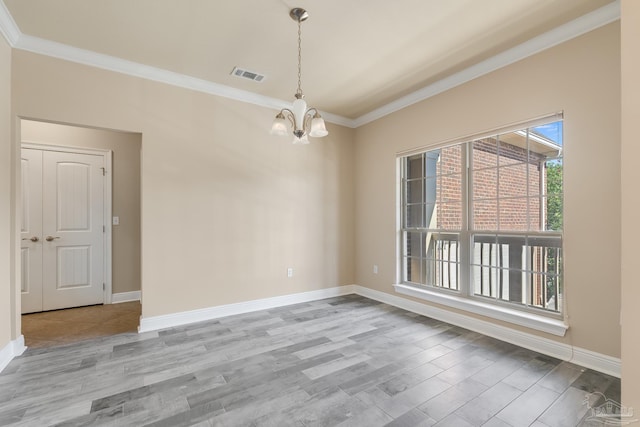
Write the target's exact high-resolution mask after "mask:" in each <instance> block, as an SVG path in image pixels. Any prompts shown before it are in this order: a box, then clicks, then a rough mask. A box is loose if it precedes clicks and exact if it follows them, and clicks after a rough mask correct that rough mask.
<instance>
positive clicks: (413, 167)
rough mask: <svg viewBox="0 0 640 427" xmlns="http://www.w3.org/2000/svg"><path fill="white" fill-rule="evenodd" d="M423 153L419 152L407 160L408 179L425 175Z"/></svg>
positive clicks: (406, 172)
mask: <svg viewBox="0 0 640 427" xmlns="http://www.w3.org/2000/svg"><path fill="white" fill-rule="evenodd" d="M423 157H424V155H423V154H417V155H415V156H409V157H407V160H406V171H405V175H406V176H405V178H406V179H415V178H422V177H423V176H424V168H423V163H422V159H423Z"/></svg>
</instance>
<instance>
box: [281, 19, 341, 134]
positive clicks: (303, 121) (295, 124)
mask: <svg viewBox="0 0 640 427" xmlns="http://www.w3.org/2000/svg"><path fill="white" fill-rule="evenodd" d="M289 16H290V17H291V19H293V20H294V21H296V22H297V23H298V90H297V91H296V94H295V98H296V99H295V100H294V101H293V104H292V105H291V108H290V109H289V108H283V109H282V110H280V112H279V113H278V114H277V115H276V117H275V119H274V120H273V124H272V125H271V134H272V135H278V136H287V135H288V134H289V128H288V126H287V120H288V121H289V123H288V124H289V125H290V126H291V133H292V134H293V137H294V138H293V143H294V144H308V143H309V138H308V137H309V136H311V137H314V138H321V137H323V136H327V135H328V134H329V132H328V131H327V127H326V126H325V124H324V120H323V119H322V116H321V115H320V112H319V111H318V110H317V109H316V108H313V107H309V106H308V105H307V102H306V101H305V100H304V94H303V93H302V84H301V81H302V28H301V27H302V22H303V21H305V20H307V18H309V14H308V13H307V11H306V10H304V9H302V8H299V7H296V8H293V9H291V11H290V12H289Z"/></svg>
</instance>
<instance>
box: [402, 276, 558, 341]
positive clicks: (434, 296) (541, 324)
mask: <svg viewBox="0 0 640 427" xmlns="http://www.w3.org/2000/svg"><path fill="white" fill-rule="evenodd" d="M393 287H394V288H395V290H396V292H398V293H400V294H403V295H408V296H411V297H415V298H420V299H423V300H426V301H429V302H433V303H436V304H441V305H444V306H447V307H451V308H456V309H459V310H464V311H467V312H470V313H474V314H479V315H482V316H486V317H490V318H492V319H496V320H502V321H504V322H509V323H513V324H515V325H519V326H525V327H527V328H531V329H534V330H537V331H541V332H546V333H549V334H553V335H556V336H559V337H562V336H564V334H565V332H566V331H567V329H569V325H567V324H566V323H565V322H563V321H562V320H558V319H551V318H549V317H545V316H540V315H537V314H534V313H527V312H523V311H519V310H514V309H510V308H507V307H500V306H497V305H493V304H487V303H484V302H481V301H477V300H473V299H470V298H463V297H459V296H456V295H450V294H446V293H444V292H435V291H430V290H428V289H422V288H418V287H415V286H411V285H405V284H394V285H393Z"/></svg>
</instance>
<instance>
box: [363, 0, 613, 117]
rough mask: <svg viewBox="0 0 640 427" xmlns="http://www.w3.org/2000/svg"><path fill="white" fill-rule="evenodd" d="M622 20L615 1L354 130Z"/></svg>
mask: <svg viewBox="0 0 640 427" xmlns="http://www.w3.org/2000/svg"><path fill="white" fill-rule="evenodd" d="M618 19H620V0H616V1H615V2H613V3H610V4H608V5H606V6H603V7H601V8H600V9H596V10H594V11H593V12H590V13H588V14H586V15H583V16H581V17H580V18H577V19H574V20H573V21H570V22H568V23H566V24H564V25H561V26H559V27H556V28H554V29H553V30H551V31H548V32H546V33H544V34H541V35H539V36H537V37H534V38H532V39H530V40H527V41H526V42H524V43H522V44H520V45H518V46H516V47H513V48H511V49H508V50H506V51H504V52H502V53H499V54H498V55H496V56H493V57H491V58H489V59H487V60H485V61H482V62H479V63H478V64H475V65H472V66H471V67H469V68H467V69H465V70H462V71H460V72H458V73H455V74H452V75H451V76H449V77H446V78H444V79H442V80H439V81H437V82H436V83H434V84H431V85H429V86H425V87H424V88H422V89H419V90H417V91H416V92H413V93H411V94H409V95H406V96H403V97H402V98H399V99H397V100H395V101H393V102H390V103H388V104H386V105H384V106H382V107H380V108H377V109H375V110H373V111H371V112H369V113H367V114H364V115H362V116H360V117H358V118H357V119H355V120H354V126H355V127H356V128H357V127H360V126H362V125H365V124H367V123H370V122H373V121H374V120H378V119H380V118H382V117H384V116H387V115H389V114H391V113H395V112H396V111H399V110H402V109H403V108H406V107H408V106H410V105H413V104H416V103H418V102H420V101H424V100H425V99H428V98H431V97H432V96H435V95H438V94H440V93H442V92H445V91H447V90H449V89H453V88H454V87H456V86H459V85H461V84H463V83H467V82H469V81H471V80H473V79H476V78H478V77H481V76H483V75H485V74H489V73H491V72H492V71H496V70H498V69H500V68H503V67H506V66H507V65H510V64H513V63H514V62H517V61H520V60H522V59H525V58H528V57H529V56H533V55H535V54H536V53H539V52H542V51H543V50H546V49H549V48H552V47H554V46H557V45H559V44H561V43H564V42H566V41H569V40H571V39H573V38H576V37H578V36H581V35H583V34H585V33H588V32H589V31H593V30H595V29H597V28H600V27H602V26H604V25H607V24H609V23H611V22H614V21H617V20H618Z"/></svg>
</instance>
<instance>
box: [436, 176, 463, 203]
mask: <svg viewBox="0 0 640 427" xmlns="http://www.w3.org/2000/svg"><path fill="white" fill-rule="evenodd" d="M438 191H439V192H440V193H441V194H439V197H438V199H439V200H440V201H442V202H452V201H455V202H461V201H462V175H444V176H442V177H441V178H440V185H439V188H438Z"/></svg>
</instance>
